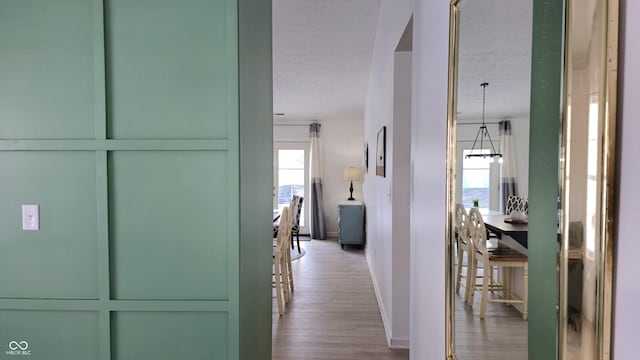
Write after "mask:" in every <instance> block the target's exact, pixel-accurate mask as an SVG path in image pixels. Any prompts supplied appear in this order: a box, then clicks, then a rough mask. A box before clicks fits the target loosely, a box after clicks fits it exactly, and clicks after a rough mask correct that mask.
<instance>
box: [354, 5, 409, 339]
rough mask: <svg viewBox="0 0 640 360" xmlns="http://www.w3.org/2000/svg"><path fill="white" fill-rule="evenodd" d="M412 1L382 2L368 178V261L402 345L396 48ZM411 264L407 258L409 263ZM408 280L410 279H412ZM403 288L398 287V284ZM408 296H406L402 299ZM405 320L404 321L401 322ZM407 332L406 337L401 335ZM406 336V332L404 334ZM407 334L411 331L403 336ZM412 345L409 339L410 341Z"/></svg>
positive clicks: (370, 96)
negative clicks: (379, 161)
mask: <svg viewBox="0 0 640 360" xmlns="http://www.w3.org/2000/svg"><path fill="white" fill-rule="evenodd" d="M411 12H412V9H411V1H410V0H382V1H381V2H380V14H379V16H378V25H377V29H376V37H375V44H374V50H373V57H372V64H371V73H370V77H369V85H368V92H367V103H366V107H365V141H367V142H368V143H369V153H370V154H371V156H370V165H369V172H368V173H367V174H366V180H365V201H366V205H367V246H366V257H367V263H368V264H369V269H370V271H371V276H372V279H373V283H374V288H375V290H376V296H377V297H378V304H379V306H380V310H381V313H382V318H383V322H384V324H385V331H386V335H387V340H388V341H389V343H390V344H392V345H397V344H398V343H400V344H401V343H402V340H403V339H402V338H398V339H396V338H395V336H394V333H393V328H394V326H393V323H394V320H396V319H394V312H393V309H394V303H393V301H394V299H396V301H399V302H401V301H402V300H401V299H398V298H397V297H394V296H393V292H394V290H393V242H392V214H393V212H392V203H391V200H392V199H391V198H392V194H391V188H392V183H391V181H392V180H391V179H392V176H391V175H392V174H393V171H394V164H393V156H394V155H393V148H394V136H393V131H394V128H393V117H394V106H393V105H394V104H393V102H394V57H395V49H396V46H397V45H398V42H399V40H400V38H401V37H402V34H403V32H404V30H405V28H406V26H407V24H408V22H409V19H410V18H411ZM382 126H387V157H386V159H387V167H386V173H387V176H386V177H381V176H376V175H375V156H374V155H375V153H376V136H377V133H378V130H380V129H381V128H382ZM405 261H406V260H405ZM407 280H408V279H406V278H405V279H404V281H407ZM396 285H397V284H396ZM403 296H404V298H405V300H406V298H407V296H408V294H406V293H405V294H404V295H403ZM401 297H402V295H400V298H401ZM400 320H401V319H400ZM400 334H401V333H400ZM401 335H402V334H401ZM403 336H406V333H405V334H404V335H403ZM404 342H405V343H406V338H405V339H404Z"/></svg>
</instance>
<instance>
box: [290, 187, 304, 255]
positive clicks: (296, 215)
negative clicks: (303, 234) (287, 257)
mask: <svg viewBox="0 0 640 360" xmlns="http://www.w3.org/2000/svg"><path fill="white" fill-rule="evenodd" d="M303 200H304V198H303V197H302V196H298V195H293V199H292V200H291V205H290V206H289V207H290V208H291V214H292V216H293V222H292V224H293V225H292V228H291V236H292V237H293V235H295V236H296V242H297V244H298V254H299V253H300V212H301V211H302V201H303ZM291 248H292V249H293V241H292V242H291Z"/></svg>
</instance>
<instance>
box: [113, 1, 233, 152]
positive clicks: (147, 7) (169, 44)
mask: <svg viewBox="0 0 640 360" xmlns="http://www.w3.org/2000/svg"><path fill="white" fill-rule="evenodd" d="M232 3H234V2H232V1H224V0H216V1H212V0H181V1H174V0H107V1H105V19H106V20H105V32H106V39H107V43H106V50H107V94H108V111H107V115H108V129H109V131H108V134H109V137H111V138H118V139H132V138H133V139H149V138H159V139H165V138H172V139H190V138H218V137H225V136H226V134H227V117H228V116H229V111H230V109H229V104H228V97H232V98H237V93H234V92H232V91H231V90H232V89H230V81H232V80H234V79H235V77H234V75H233V73H230V72H229V68H230V66H232V64H230V62H229V60H230V57H229V54H230V53H235V52H237V48H236V47H235V46H234V44H233V43H230V42H229V41H228V39H229V32H230V31H233V32H235V31H236V29H235V28H233V27H230V26H229V25H233V24H229V21H228V13H227V7H228V6H230V4H232Z"/></svg>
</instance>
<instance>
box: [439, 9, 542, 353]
mask: <svg viewBox="0 0 640 360" xmlns="http://www.w3.org/2000/svg"><path fill="white" fill-rule="evenodd" d="M457 8H458V10H459V15H458V20H459V21H458V47H457V54H458V58H457V60H458V63H457V68H456V70H457V91H456V94H455V97H454V98H455V104H454V107H455V108H456V110H455V117H454V124H453V125H454V127H455V134H456V137H455V150H452V151H451V153H450V155H449V156H450V157H453V158H454V159H455V169H454V174H453V178H454V179H455V181H454V182H453V186H454V192H453V204H451V208H452V210H454V209H455V215H454V217H453V224H452V227H451V229H452V235H451V236H452V238H453V239H455V240H454V243H453V246H454V250H455V255H454V260H453V264H454V272H455V274H454V280H453V281H454V287H455V288H454V295H453V299H452V300H453V306H454V310H453V311H454V317H455V326H454V337H455V349H454V350H455V356H456V358H457V359H479V358H490V359H509V360H514V359H527V326H528V325H527V316H528V313H527V297H528V296H527V295H528V294H527V277H528V259H527V213H528V206H527V196H528V180H529V106H530V81H531V29H532V16H533V14H532V9H533V3H532V0H513V1H503V0H473V1H471V0H464V1H461V2H459V3H458V5H457ZM451 160H453V159H451Z"/></svg>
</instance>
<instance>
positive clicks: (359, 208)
mask: <svg viewBox="0 0 640 360" xmlns="http://www.w3.org/2000/svg"><path fill="white" fill-rule="evenodd" d="M338 243H340V246H341V247H342V248H343V249H344V246H345V245H360V246H362V244H363V243H364V205H363V204H362V202H360V201H345V202H342V203H340V204H339V205H338Z"/></svg>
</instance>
